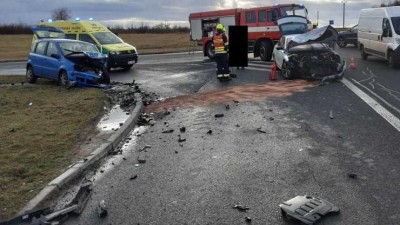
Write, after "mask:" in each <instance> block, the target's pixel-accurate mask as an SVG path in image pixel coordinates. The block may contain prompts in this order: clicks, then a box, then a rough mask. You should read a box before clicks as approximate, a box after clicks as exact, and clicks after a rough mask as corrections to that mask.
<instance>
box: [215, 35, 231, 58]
mask: <svg viewBox="0 0 400 225" xmlns="http://www.w3.org/2000/svg"><path fill="white" fill-rule="evenodd" d="M224 39H225V40H224ZM213 43H214V52H215V54H219V53H227V51H226V47H227V45H228V42H227V38H226V35H225V34H224V33H219V32H217V33H215V34H214V37H213Z"/></svg>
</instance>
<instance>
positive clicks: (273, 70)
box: [269, 63, 277, 80]
mask: <svg viewBox="0 0 400 225" xmlns="http://www.w3.org/2000/svg"><path fill="white" fill-rule="evenodd" d="M276 68H277V66H276V64H275V63H274V64H272V67H271V73H270V74H269V79H270V80H276Z"/></svg>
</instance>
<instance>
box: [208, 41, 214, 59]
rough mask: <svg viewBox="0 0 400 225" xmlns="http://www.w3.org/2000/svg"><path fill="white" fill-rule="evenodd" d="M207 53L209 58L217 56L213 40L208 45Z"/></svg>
mask: <svg viewBox="0 0 400 225" xmlns="http://www.w3.org/2000/svg"><path fill="white" fill-rule="evenodd" d="M206 54H207V56H208V58H209V59H214V58H215V51H214V44H213V43H212V42H211V41H210V42H208V43H207V45H206Z"/></svg>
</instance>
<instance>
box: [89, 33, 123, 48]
mask: <svg viewBox="0 0 400 225" xmlns="http://www.w3.org/2000/svg"><path fill="white" fill-rule="evenodd" d="M93 35H94V36H95V37H96V39H97V40H98V41H99V43H100V44H101V45H107V44H119V43H123V42H122V41H121V39H119V37H118V36H117V35H115V34H114V33H112V32H97V33H94V34H93Z"/></svg>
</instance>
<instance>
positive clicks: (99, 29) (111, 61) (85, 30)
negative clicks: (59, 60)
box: [41, 20, 138, 69]
mask: <svg viewBox="0 0 400 225" xmlns="http://www.w3.org/2000/svg"><path fill="white" fill-rule="evenodd" d="M41 25H42V26H51V27H56V28H59V29H61V30H63V31H64V33H65V38H67V39H72V40H80V41H85V42H89V43H92V44H94V45H96V46H97V48H98V49H99V50H100V51H101V53H103V54H106V55H107V56H108V62H107V65H108V69H111V68H117V67H122V68H124V69H130V68H131V67H132V66H133V65H134V64H136V63H137V61H138V52H137V50H136V48H135V47H134V46H132V45H130V44H128V43H126V42H124V41H123V40H122V39H121V38H120V37H118V36H117V35H116V34H114V33H113V32H111V31H110V30H109V29H107V27H106V26H104V25H103V24H101V23H100V22H97V21H92V20H75V21H70V20H56V21H50V22H45V23H41Z"/></svg>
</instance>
